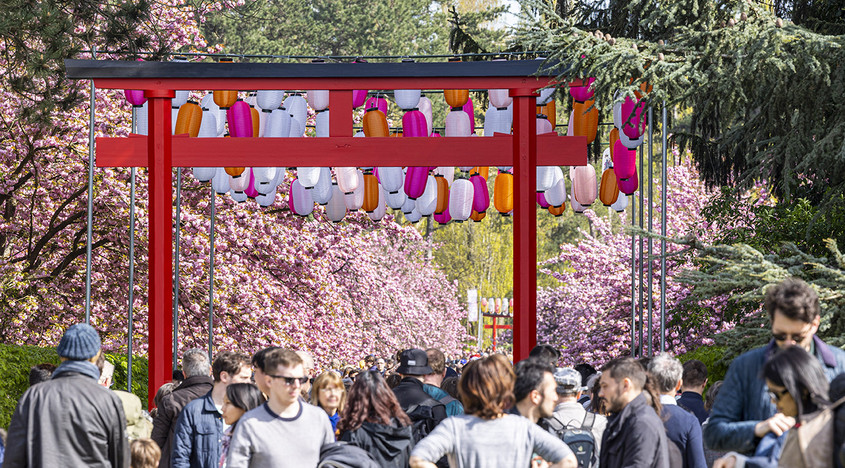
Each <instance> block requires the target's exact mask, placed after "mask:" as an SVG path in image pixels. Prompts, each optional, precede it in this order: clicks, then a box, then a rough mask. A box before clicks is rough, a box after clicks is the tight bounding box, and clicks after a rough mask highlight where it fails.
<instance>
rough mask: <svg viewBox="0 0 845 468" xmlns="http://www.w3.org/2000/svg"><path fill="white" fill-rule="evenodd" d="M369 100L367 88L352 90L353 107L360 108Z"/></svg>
mask: <svg viewBox="0 0 845 468" xmlns="http://www.w3.org/2000/svg"><path fill="white" fill-rule="evenodd" d="M365 102H367V90H366V89H354V90H352V107H354V108H358V107H361V106H363V105H364V103H365Z"/></svg>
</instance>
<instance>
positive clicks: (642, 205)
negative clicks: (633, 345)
mask: <svg viewBox="0 0 845 468" xmlns="http://www.w3.org/2000/svg"><path fill="white" fill-rule="evenodd" d="M639 153H640V172H639V174H637V177H638V179H639V187H637V189H638V190H637V192H638V193H639V194H640V229H641V230H642V228H643V214H644V213H645V200H644V197H643V169H644V168H643V164H644V161H643V160H644V155H643V147H642V145H640V148H639ZM639 239H640V242H639V244H640V251H639V258H640V262H639V264H638V268H639V270H638V276H639V281H638V283H637V284H638V285H639V288H638V289H639V305H638V307H639V318H640V356H646V354H644V353H645V350H644V346H643V343H644V341H643V273H644V272H643V268H645V265H644V264H643V260H644V259H643V253H644V249H643V247H644V241H645V239H643V236H639Z"/></svg>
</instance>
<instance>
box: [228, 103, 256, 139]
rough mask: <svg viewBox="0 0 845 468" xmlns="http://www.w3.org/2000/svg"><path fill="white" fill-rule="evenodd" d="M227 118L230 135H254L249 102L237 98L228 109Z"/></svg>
mask: <svg viewBox="0 0 845 468" xmlns="http://www.w3.org/2000/svg"><path fill="white" fill-rule="evenodd" d="M226 120H228V122H229V136H231V137H234V138H251V137H252V110H251V108H250V107H249V104H247V103H245V102H243V101H242V100H240V99H239V100H237V101H235V103H234V104H233V105H232V107H230V108H229V110H227V111H226Z"/></svg>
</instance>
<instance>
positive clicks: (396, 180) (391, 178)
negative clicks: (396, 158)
mask: <svg viewBox="0 0 845 468" xmlns="http://www.w3.org/2000/svg"><path fill="white" fill-rule="evenodd" d="M378 178H379V182H380V183H381V185H382V187H384V189H385V190H386V191H387V192H388V193H396V192H398V191H400V190H402V185H404V183H405V175H404V174H403V173H402V168H401V167H388V166H384V167H379V168H378Z"/></svg>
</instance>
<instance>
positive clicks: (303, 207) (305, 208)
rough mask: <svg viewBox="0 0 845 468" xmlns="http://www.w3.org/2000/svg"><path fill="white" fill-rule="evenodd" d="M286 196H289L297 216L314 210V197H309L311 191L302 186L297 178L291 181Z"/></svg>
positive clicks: (305, 214) (306, 214)
mask: <svg viewBox="0 0 845 468" xmlns="http://www.w3.org/2000/svg"><path fill="white" fill-rule="evenodd" d="M288 196H289V197H291V200H292V202H291V205H293V211H294V212H295V213H296V214H298V215H299V216H308V215H309V214H311V212H312V211H314V199H313V198H311V191H310V190H307V189H306V188H305V187H303V186H302V184H300V183H299V179H294V180H293V182H291V184H290V192H289V193H288Z"/></svg>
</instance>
